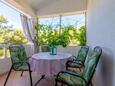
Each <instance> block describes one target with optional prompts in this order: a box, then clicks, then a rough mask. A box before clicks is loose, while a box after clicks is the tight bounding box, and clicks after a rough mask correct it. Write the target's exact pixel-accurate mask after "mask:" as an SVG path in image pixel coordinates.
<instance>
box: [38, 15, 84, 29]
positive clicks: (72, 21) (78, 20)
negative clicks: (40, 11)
mask: <svg viewBox="0 0 115 86" xmlns="http://www.w3.org/2000/svg"><path fill="white" fill-rule="evenodd" d="M61 21H62V22H61V23H62V25H64V26H66V25H73V26H75V27H78V28H79V27H81V26H83V25H84V24H85V14H78V15H71V16H70V15H69V16H62V19H61ZM39 22H40V24H46V25H49V24H51V25H53V26H54V28H55V27H56V26H57V25H59V22H60V17H54V18H43V19H40V21H39Z"/></svg>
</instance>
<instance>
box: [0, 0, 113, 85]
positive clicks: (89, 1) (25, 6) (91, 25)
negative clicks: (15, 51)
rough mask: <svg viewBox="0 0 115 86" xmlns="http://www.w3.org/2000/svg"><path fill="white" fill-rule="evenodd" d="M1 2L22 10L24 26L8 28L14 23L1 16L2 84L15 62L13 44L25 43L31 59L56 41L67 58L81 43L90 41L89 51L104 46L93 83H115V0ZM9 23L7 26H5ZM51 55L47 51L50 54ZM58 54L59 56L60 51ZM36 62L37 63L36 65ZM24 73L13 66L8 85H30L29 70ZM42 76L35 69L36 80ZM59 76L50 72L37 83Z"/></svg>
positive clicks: (76, 51) (0, 71)
mask: <svg viewBox="0 0 115 86" xmlns="http://www.w3.org/2000/svg"><path fill="white" fill-rule="evenodd" d="M0 3H2V4H4V5H5V6H7V7H9V8H10V9H13V10H15V11H16V12H18V13H19V15H20V17H19V19H20V22H21V26H22V28H23V29H22V30H18V29H17V30H14V29H8V30H7V28H12V27H9V25H8V24H7V23H6V22H7V19H5V18H4V17H3V16H0V29H1V35H0V86H4V82H5V80H6V77H7V74H8V72H9V70H10V68H11V65H12V63H11V58H10V57H11V55H10V52H9V46H10V44H14V43H18V44H23V46H24V48H25V51H26V54H27V57H30V60H31V58H32V57H33V56H34V55H35V54H38V53H41V52H43V51H47V46H48V47H49V46H51V45H52V44H53V45H55V46H56V48H57V52H61V53H63V54H64V55H65V54H66V55H65V56H66V57H64V56H63V58H67V56H68V57H69V55H74V56H77V55H78V54H79V52H78V51H79V50H80V48H81V46H86V45H88V46H89V47H90V50H89V52H92V49H93V48H94V47H95V46H100V47H101V48H102V55H101V59H100V61H99V64H98V66H97V68H96V69H97V70H96V72H95V74H94V76H93V79H92V82H93V85H94V86H114V85H115V82H114V80H115V73H114V72H115V67H114V62H115V48H114V47H115V45H114V44H115V43H114V40H115V39H114V36H115V35H114V32H115V30H114V28H115V25H114V22H115V18H114V15H115V12H114V11H115V9H114V3H115V1H114V0H58V1H57V0H0ZM0 9H2V8H0ZM1 20H2V21H1ZM17 21H18V18H17ZM2 23H3V24H2ZM5 25H6V26H7V27H4V26H5ZM2 28H3V29H2ZM2 30H3V31H2ZM45 53H46V52H45ZM48 55H49V54H48ZM48 55H47V53H46V56H48ZM88 55H90V53H88ZM55 56H58V53H57V55H54V57H55ZM51 57H52V55H51ZM60 57H61V56H60ZM43 58H44V56H43ZM43 58H42V57H41V59H43ZM52 58H53V57H52ZM56 58H57V57H56ZM54 59H55V58H54ZM54 59H53V60H54ZM57 59H58V58H57ZM86 60H87V59H86ZM59 61H60V62H61V61H62V60H59ZM35 63H36V62H34V63H33V64H34V65H36V64H35ZM39 63H40V62H39ZM62 63H63V62H62ZM41 64H42V63H41ZM50 64H51V65H53V64H54V63H53V62H52V63H50ZM55 64H57V63H55ZM30 65H32V63H31V62H30ZM42 65H45V63H44V64H42ZM47 65H49V64H48V63H47ZM47 65H46V68H41V69H40V68H38V71H41V70H45V71H47V68H48V67H49V66H47ZM57 66H58V64H57ZM57 66H56V67H57ZM54 69H55V67H54ZM60 69H61V68H60ZM60 69H59V70H60ZM64 69H65V68H64ZM34 70H35V69H34ZM57 70H58V69H57ZM49 71H50V72H51V70H49ZM55 71H56V70H55ZM45 73H46V72H45ZM20 74H21V72H20V71H18V72H15V71H14V70H13V71H12V74H11V75H10V77H9V80H8V81H7V85H6V86H30V79H29V74H28V72H24V73H23V75H22V76H20ZM52 74H53V72H52ZM56 74H57V73H56ZM40 77H41V75H40V74H38V73H37V72H36V71H33V72H32V79H33V80H32V82H33V84H35V83H36V82H37V80H38V79H40ZM55 78H56V77H55V74H54V76H50V77H49V76H46V77H45V79H42V80H41V81H40V83H38V84H37V85H36V86H55ZM63 86H66V85H65V84H64V85H63ZM72 86H77V85H72ZM80 86H85V85H80Z"/></svg>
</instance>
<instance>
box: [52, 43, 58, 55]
mask: <svg viewBox="0 0 115 86" xmlns="http://www.w3.org/2000/svg"><path fill="white" fill-rule="evenodd" d="M50 54H51V55H56V54H57V48H56V46H55V45H51V46H50Z"/></svg>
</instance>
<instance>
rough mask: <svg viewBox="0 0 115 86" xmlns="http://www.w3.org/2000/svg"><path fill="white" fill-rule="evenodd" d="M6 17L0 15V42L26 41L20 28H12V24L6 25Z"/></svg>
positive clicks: (24, 42)
mask: <svg viewBox="0 0 115 86" xmlns="http://www.w3.org/2000/svg"><path fill="white" fill-rule="evenodd" d="M7 23H8V21H7V19H6V18H5V17H4V16H3V15H0V43H1V44H2V43H23V44H26V43H28V41H27V39H25V37H24V35H23V32H22V30H21V29H15V30H13V29H12V28H13V26H12V25H11V26H8V24H7Z"/></svg>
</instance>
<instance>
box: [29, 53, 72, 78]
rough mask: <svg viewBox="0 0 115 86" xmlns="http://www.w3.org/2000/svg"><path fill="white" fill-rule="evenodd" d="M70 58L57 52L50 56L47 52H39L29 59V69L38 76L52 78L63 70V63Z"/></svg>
mask: <svg viewBox="0 0 115 86" xmlns="http://www.w3.org/2000/svg"><path fill="white" fill-rule="evenodd" d="M71 56H72V55H71V54H68V53H60V52H58V53H57V55H50V54H49V52H40V53H38V54H35V55H33V56H32V58H31V59H30V65H31V69H32V71H35V72H37V73H38V74H41V75H46V76H52V75H55V74H57V73H58V72H59V71H62V70H65V68H66V66H65V63H66V61H67V60H68V59H69V58H70V57H71Z"/></svg>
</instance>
